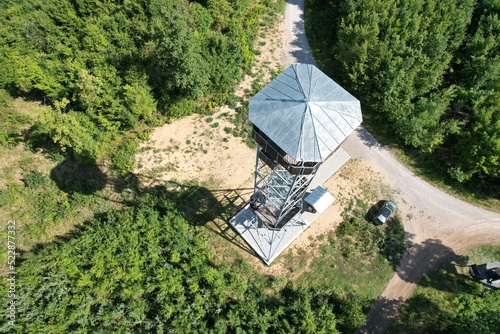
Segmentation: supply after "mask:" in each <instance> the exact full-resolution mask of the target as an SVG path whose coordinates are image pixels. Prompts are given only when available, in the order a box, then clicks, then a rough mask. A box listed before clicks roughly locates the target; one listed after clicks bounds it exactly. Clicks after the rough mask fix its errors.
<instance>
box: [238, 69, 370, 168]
mask: <svg viewBox="0 0 500 334" xmlns="http://www.w3.org/2000/svg"><path fill="white" fill-rule="evenodd" d="M249 103H250V107H249V114H248V117H249V119H250V121H251V122H252V123H253V124H254V125H255V126H256V127H257V128H259V129H260V130H261V131H262V132H263V133H264V134H266V135H267V136H268V137H269V138H270V139H271V140H272V141H273V142H274V143H275V144H277V145H278V146H279V147H280V148H281V149H282V150H283V151H285V152H286V153H287V154H288V155H289V156H290V157H292V158H293V159H294V160H296V161H307V162H322V161H324V160H325V159H326V158H327V157H328V156H329V155H330V154H331V153H332V152H333V151H335V149H336V148H337V147H338V146H339V145H340V144H341V143H342V142H343V141H344V140H345V139H346V138H347V136H349V134H351V133H352V132H353V131H354V129H356V127H358V125H360V124H361V122H362V120H363V118H362V115H361V105H360V103H359V101H358V100H357V99H356V98H355V97H353V96H352V95H351V94H349V93H348V92H347V91H346V90H345V89H343V88H342V87H341V86H339V85H338V84H337V83H336V82H335V81H333V80H332V79H330V78H329V77H328V76H327V75H326V74H324V73H323V72H321V71H320V70H319V69H318V68H316V67H315V66H314V65H309V64H293V65H291V66H290V67H288V68H287V69H286V70H285V71H284V72H283V73H281V74H280V75H279V76H278V77H276V78H275V79H274V80H273V81H271V82H270V83H269V84H268V85H267V86H266V87H264V88H263V89H262V90H261V91H260V92H258V93H257V94H256V95H255V96H254V97H252V98H251V99H250V102H249Z"/></svg>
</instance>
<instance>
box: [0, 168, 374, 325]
mask: <svg viewBox="0 0 500 334" xmlns="http://www.w3.org/2000/svg"><path fill="white" fill-rule="evenodd" d="M37 175H38V174H37ZM37 175H35V174H34V175H32V176H31V177H30V180H32V179H34V178H35V177H36V176H37ZM33 184H36V182H33V181H30V183H29V185H33ZM186 196H190V193H189V192H188V193H183V192H182V191H181V192H179V193H170V192H168V191H165V189H164V188H162V187H157V188H154V189H152V190H149V191H148V192H147V193H146V194H145V195H143V196H142V197H141V198H139V199H137V200H136V201H135V202H134V203H133V205H131V206H130V207H127V208H124V209H122V210H112V211H109V212H106V213H105V214H102V215H101V217H99V218H97V219H96V220H93V221H91V222H88V223H86V224H85V225H83V226H81V227H80V228H79V229H78V230H75V231H73V232H71V233H70V234H68V235H66V236H64V237H62V238H61V239H59V240H58V241H54V242H52V243H50V244H46V245H40V246H38V247H36V248H35V249H34V250H32V251H30V252H26V253H24V254H23V256H22V261H21V262H20V263H17V264H16V270H17V273H18V274H17V279H16V292H15V293H16V295H17V297H18V299H16V320H15V326H12V325H11V324H9V323H8V321H6V318H5V317H6V316H7V314H6V312H2V313H1V314H0V320H1V321H0V323H1V325H0V330H4V331H6V332H9V333H26V332H30V333H70V332H71V333H99V332H101V333H167V332H169V333H209V332H215V333H228V332H231V333H243V332H245V333H246V332H252V333H253V332H259V333H325V334H331V333H338V332H340V331H343V332H344V331H352V330H354V329H355V328H357V327H358V326H360V325H362V324H363V322H364V320H365V317H364V315H363V312H362V306H361V305H362V302H361V300H360V299H359V297H357V296H356V295H353V294H350V293H346V292H344V291H340V292H339V291H335V290H334V289H332V288H325V289H322V290H317V291H312V290H311V289H302V290H298V289H296V288H294V287H293V286H288V287H286V288H285V289H283V290H281V291H280V292H279V293H278V294H277V295H276V296H273V295H270V294H267V293H266V292H265V291H264V290H263V289H262V288H261V287H259V286H257V284H256V282H254V281H252V278H251V277H245V276H241V275H237V274H236V273H234V272H233V271H232V270H231V267H230V266H229V265H227V264H219V263H217V262H216V261H215V260H214V257H213V256H212V254H211V252H210V251H209V250H208V247H207V246H206V245H205V243H204V241H203V238H202V236H201V235H200V234H197V233H196V232H195V229H194V227H193V226H191V225H189V223H188V222H187V220H186V219H187V218H185V216H186V215H184V214H183V213H182V212H181V211H178V208H179V207H180V206H182V205H185V203H183V202H182V200H183V199H185V197H186ZM186 217H191V215H189V214H188V215H187V216H186ZM5 287H6V285H3V289H4V288H5ZM4 292H5V291H4ZM7 296H8V294H7V293H2V294H1V295H0V301H1V302H2V303H3V305H7V303H8V297H7Z"/></svg>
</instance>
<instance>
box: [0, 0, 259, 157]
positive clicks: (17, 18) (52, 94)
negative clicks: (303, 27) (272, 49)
mask: <svg viewBox="0 0 500 334" xmlns="http://www.w3.org/2000/svg"><path fill="white" fill-rule="evenodd" d="M1 8H2V11H1V13H0V88H4V89H6V90H8V91H9V92H11V94H13V95H23V96H27V97H29V98H34V99H39V100H41V101H44V103H49V104H52V105H54V106H55V108H54V112H52V113H50V115H45V116H44V117H42V119H41V120H40V123H39V127H38V130H39V131H40V132H45V133H48V134H49V135H50V139H51V140H52V141H54V142H55V143H57V144H58V145H60V146H61V148H62V149H63V150H64V149H65V148H72V149H73V150H74V151H75V152H76V153H77V154H80V153H81V151H82V150H85V151H86V156H85V157H84V158H85V159H87V160H97V159H99V158H100V157H101V156H102V154H104V152H102V150H96V149H94V148H92V147H89V146H87V144H88V143H86V142H85V138H81V140H80V139H79V138H77V137H79V136H80V130H82V131H84V133H82V137H86V136H87V134H86V133H89V134H94V135H95V134H97V133H99V132H105V135H99V136H95V139H97V145H98V146H102V144H103V143H104V144H106V143H110V142H113V141H116V139H117V136H118V135H120V134H122V133H123V131H128V130H132V129H135V128H136V127H137V125H138V124H141V123H146V124H149V123H150V122H152V121H153V120H154V119H155V118H157V117H158V112H160V113H161V114H162V115H165V116H166V117H167V118H175V117H179V116H183V115H185V114H188V113H191V112H193V110H192V106H193V105H194V103H185V101H186V100H189V101H196V100H198V99H200V98H202V97H205V96H209V95H213V94H221V93H225V92H227V91H228V90H229V89H230V88H231V87H232V85H234V84H235V83H236V82H237V80H238V79H239V78H241V76H242V73H243V71H244V70H245V69H247V68H248V67H249V66H250V64H251V61H252V58H253V52H252V45H253V40H254V38H255V36H256V33H257V30H258V27H259V17H260V15H261V14H262V11H263V9H264V8H265V7H263V6H262V5H260V4H258V2H254V1H248V0H233V1H226V0H210V1H198V2H193V1H188V0H175V1H174V0H139V1H130V0H125V1H119V2H113V1H111V2H110V1H88V0H78V1H69V0H64V1H53V0H49V1H45V0H43V1H42V0H35V1H31V0H8V1H3V2H2V4H1ZM183 101H184V102H183ZM177 105H179V106H177ZM186 106H190V107H191V108H190V109H188V108H186ZM58 118H61V119H59V120H58ZM68 127H69V128H72V127H73V128H74V129H73V130H72V131H74V133H73V134H71V133H69V132H68V131H67V130H66V129H67V128H68ZM85 128H86V129H87V130H86V131H85ZM105 146H106V145H105Z"/></svg>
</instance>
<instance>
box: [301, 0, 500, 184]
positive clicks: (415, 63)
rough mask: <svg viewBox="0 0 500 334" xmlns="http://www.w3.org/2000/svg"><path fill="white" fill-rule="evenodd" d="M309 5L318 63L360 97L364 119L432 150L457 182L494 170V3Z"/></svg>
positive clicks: (497, 16) (315, 1) (322, 1)
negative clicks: (326, 27)
mask: <svg viewBox="0 0 500 334" xmlns="http://www.w3.org/2000/svg"><path fill="white" fill-rule="evenodd" d="M309 6H310V7H312V8H313V9H311V10H310V12H311V13H312V14H311V15H314V16H315V22H313V23H310V24H309V27H310V28H309V31H308V33H309V34H310V35H311V36H313V40H316V41H317V42H316V43H317V47H318V53H321V56H320V57H318V58H319V59H320V65H322V67H324V69H325V71H326V72H328V73H329V74H331V75H332V77H334V78H338V79H339V81H341V82H342V84H343V85H345V86H346V88H348V89H349V90H351V91H352V92H353V93H354V94H355V95H356V96H357V97H358V98H359V99H360V100H361V101H362V104H363V110H364V112H365V114H366V116H367V117H366V119H367V121H368V124H369V125H370V126H372V127H374V128H377V129H378V131H380V132H384V133H385V134H388V135H389V136H392V137H393V138H394V139H396V140H397V141H400V142H401V143H402V144H403V145H406V146H409V147H413V148H416V149H418V150H420V151H422V152H432V153H437V154H436V155H435V159H441V160H443V163H444V164H445V165H447V166H448V167H449V173H450V175H451V176H452V177H454V178H456V179H457V180H459V181H461V182H462V181H465V180H468V179H470V178H471V177H473V176H479V177H483V178H484V177H490V178H498V176H499V173H500V160H499V159H500V135H499V131H500V130H499V129H500V126H499V119H500V116H499V113H500V111H499V103H500V95H499V89H498V88H499V85H500V77H499V71H500V63H499V42H498V33H499V29H500V28H499V27H500V21H499V20H500V2H499V1H497V0H466V1H458V0H447V1H424V0H418V1H406V2H404V1H403V2H401V1H395V0H391V1H378V0H371V1H358V0H348V1H342V2H340V3H339V4H336V5H333V3H332V2H330V1H326V0H309ZM325 26H328V27H329V29H325Z"/></svg>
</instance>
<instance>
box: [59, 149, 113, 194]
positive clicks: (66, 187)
mask: <svg viewBox="0 0 500 334" xmlns="http://www.w3.org/2000/svg"><path fill="white" fill-rule="evenodd" d="M50 178H51V179H52V180H53V181H54V182H55V183H56V184H57V186H58V187H59V189H61V190H62V191H64V192H66V193H68V194H72V193H80V194H83V195H92V194H94V193H95V192H97V191H99V190H102V189H104V187H105V186H106V184H107V182H108V177H107V175H106V174H105V173H104V172H103V171H102V169H101V166H99V165H97V164H95V163H80V162H78V161H77V160H76V159H73V158H66V159H65V160H64V161H63V162H61V163H59V164H58V165H57V166H55V167H54V168H52V170H51V171H50Z"/></svg>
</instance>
